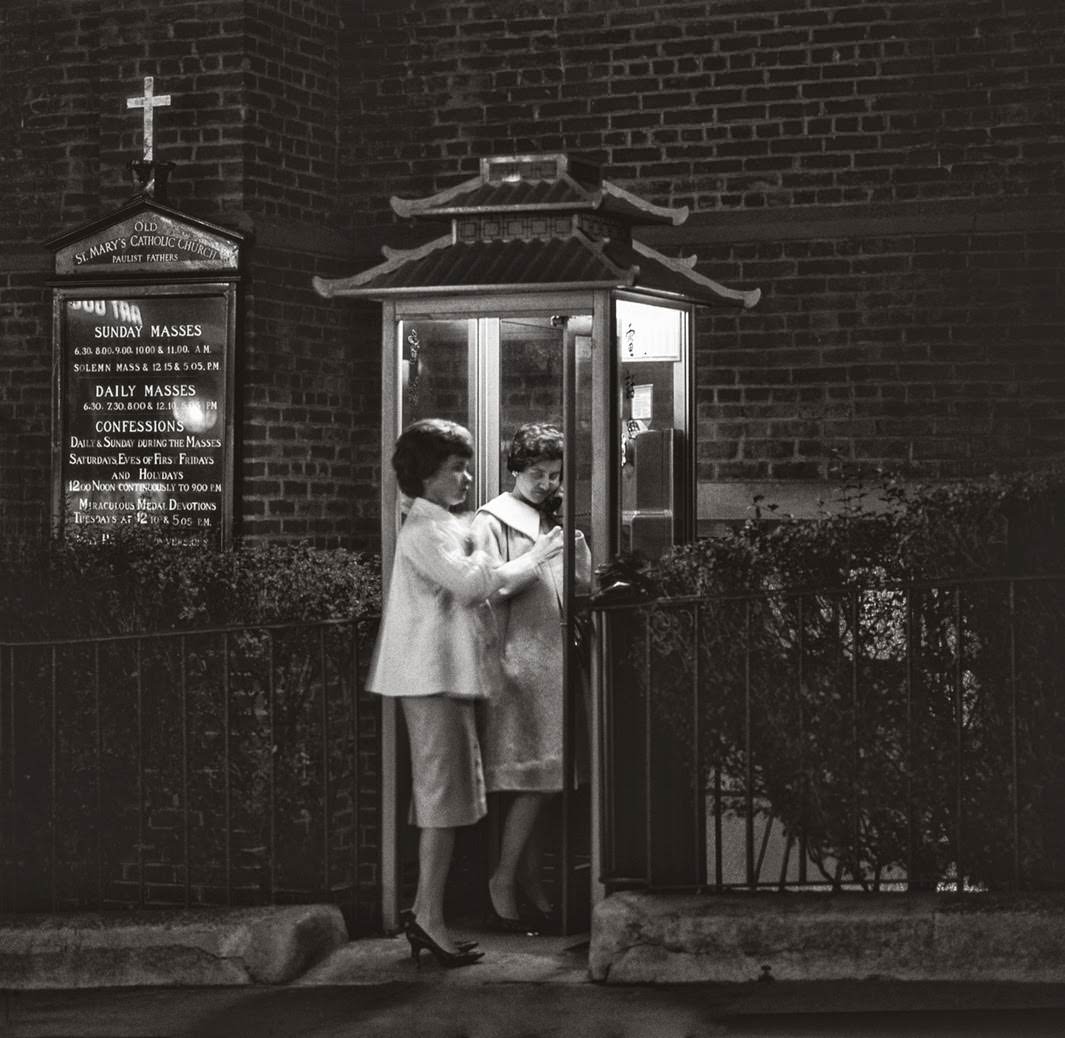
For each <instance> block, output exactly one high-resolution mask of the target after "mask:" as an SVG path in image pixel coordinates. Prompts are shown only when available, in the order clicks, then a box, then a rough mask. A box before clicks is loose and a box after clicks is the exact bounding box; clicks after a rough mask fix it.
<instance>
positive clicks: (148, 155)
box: [126, 76, 170, 162]
mask: <svg viewBox="0 0 1065 1038" xmlns="http://www.w3.org/2000/svg"><path fill="white" fill-rule="evenodd" d="M154 85H155V78H154V77H153V76H145V77H144V96H143V97H127V98H126V107H127V108H143V109H144V161H145V162H151V161H152V158H153V156H152V144H153V141H152V110H153V109H155V108H166V107H167V106H168V105H169V104H170V95H169V94H160V95H159V96H158V97H156V96H155V95H154V93H153V90H152V88H153V87H154Z"/></svg>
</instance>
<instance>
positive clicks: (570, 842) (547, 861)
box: [382, 307, 598, 933]
mask: <svg viewBox="0 0 1065 1038" xmlns="http://www.w3.org/2000/svg"><path fill="white" fill-rule="evenodd" d="M588 309H589V310H590V309H591V308H590V307H589V308H588ZM394 322H395V323H394V324H393V326H392V327H393V328H394V331H395V339H394V340H393V344H394V345H393V348H394V349H395V354H394V356H395V358H396V364H395V367H394V368H393V370H392V372H391V373H390V374H389V373H386V378H385V387H386V388H385V391H386V392H387V391H388V383H389V382H390V381H393V380H394V389H393V393H394V399H395V400H396V402H397V407H396V413H395V415H394V426H393V427H392V428H391V429H387V430H384V429H383V432H384V433H385V441H386V449H385V450H384V452H383V457H384V458H386V459H387V456H388V452H389V450H390V444H391V442H394V440H395V436H396V435H398V433H399V432H400V431H401V430H402V429H403V428H405V427H406V426H407V425H409V424H410V423H411V422H414V421H417V420H418V419H422V418H447V419H451V420H452V421H456V422H459V423H460V424H462V425H465V426H466V427H467V428H469V429H470V431H471V433H472V435H473V439H474V458H473V460H472V462H471V468H472V470H473V475H474V484H473V487H472V489H471V492H470V494H469V497H468V498H467V502H466V510H467V511H468V513H469V514H470V515H472V513H473V512H474V511H475V510H476V509H477V508H478V507H479V506H480V505H482V504H484V503H485V502H487V501H489V500H491V499H492V498H494V497H495V496H496V495H498V494H500V493H504V492H507V491H509V490H511V488H512V487H513V477H512V476H511V474H510V473H509V472H508V471H507V454H508V449H509V447H510V443H511V440H512V438H513V436H514V433H515V432H516V431H517V429H518V428H519V427H520V426H522V425H523V424H525V423H529V422H537V423H546V424H550V425H555V426H557V427H558V428H560V429H562V430H563V431H564V434H565V439H566V446H565V459H564V468H563V485H562V489H563V504H562V507H561V510H560V512H559V520H560V522H561V523H562V525H563V527H564V529H565V532H566V543H567V550H566V552H565V555H564V560H563V563H562V565H561V567H559V569H560V571H561V572H560V574H559V576H560V577H561V580H560V581H559V584H560V592H561V594H560V599H561V601H560V616H559V622H560V623H561V625H562V628H563V639H562V644H563V645H564V646H573V644H574V640H575V638H574V633H573V627H574V625H575V624H576V619H575V616H576V612H577V610H575V609H574V602H575V599H576V598H578V597H579V596H580V595H586V594H587V593H588V591H589V587H588V585H587V580H588V577H589V576H590V574H589V569H590V567H589V566H587V565H585V566H583V567H582V566H581V558H580V557H579V555H578V552H579V551H580V549H579V547H577V545H578V544H579V541H580V539H583V540H584V543H585V544H587V545H589V546H591V545H592V543H593V537H594V536H595V530H593V526H596V525H598V524H594V523H593V521H592V516H593V506H592V500H593V488H592V483H593V480H592V472H593V457H594V452H593V443H592V426H593V401H594V399H595V396H594V394H593V392H592V381H593V377H592V363H591V362H592V317H591V314H590V313H588V314H583V315H581V314H577V315H558V314H550V313H542V312H540V313H515V314H513V315H511V316H505V315H503V316H492V317H483V316H465V315H462V314H458V315H456V316H453V317H442V316H437V315H436V314H434V315H433V316H428V317H422V316H412V315H410V314H409V313H406V314H404V313H400V314H396V315H395V317H394ZM386 335H387V320H386ZM386 345H387V344H386ZM385 421H386V425H387V424H388V423H389V419H388V417H387V408H386V419H385ZM382 477H383V481H387V480H389V479H391V472H390V471H385V472H383V473H382ZM387 497H388V493H387V488H386V498H387ZM394 497H395V500H396V516H395V518H396V528H397V529H398V525H399V524H400V523H401V522H402V516H403V512H404V511H405V508H406V507H407V506H408V505H409V502H407V501H405V500H403V499H401V497H400V495H399V494H398V491H396V492H395V494H394ZM578 531H579V533H578ZM386 551H387V548H386ZM563 675H564V678H563V688H562V689H561V690H560V692H559V694H558V696H557V718H556V719H555V720H556V722H557V727H558V730H559V731H560V732H561V735H562V775H563V789H562V791H561V792H560V793H558V794H557V795H552V796H551V797H550V799H549V800H548V801H547V802H546V804H545V807H544V808H543V809H542V810H541V817H540V820H539V828H538V831H537V840H538V842H539V846H540V848H541V853H540V856H539V859H540V865H539V870H538V871H539V875H540V878H541V883H542V885H543V887H544V888H545V889H546V891H547V892H548V895H549V897H550V898H551V900H552V901H553V903H554V904H555V905H556V906H558V908H559V915H560V930H561V932H564V933H573V932H579V931H581V930H584V929H586V928H587V925H588V920H589V911H590V899H591V857H592V854H591V830H592V826H591V821H590V815H591V806H592V797H591V781H590V777H591V773H592V767H591V765H592V762H591V738H590V728H591V719H590V712H591V705H590V696H591V692H590V683H589V673H588V667H587V661H586V660H583V659H581V658H580V656H579V655H578V652H577V650H576V649H571V651H569V653H568V655H567V658H566V659H565V661H564V663H563ZM552 702H554V700H552ZM554 710H555V707H554V706H553V707H552V708H551V711H552V712H553V711H554ZM386 711H388V713H389V715H390V716H389V717H388V719H387V721H386V724H390V725H392V726H393V732H392V735H391V738H387V736H386V744H387V743H389V742H391V744H392V745H393V746H394V752H395V766H394V768H393V769H391V771H392V782H393V785H394V788H393V791H392V794H391V796H390V794H389V791H388V789H386V790H385V802H386V822H385V830H386V832H385V837H384V839H385V841H386V843H387V842H388V841H389V833H388V830H389V829H390V828H392V829H393V832H394V839H393V845H392V847H390V848H389V847H386V852H385V862H384V865H385V868H384V871H385V876H384V877H383V878H384V883H385V888H386V890H385V902H386V906H385V924H386V926H387V925H389V923H390V920H389V918H388V916H389V914H390V912H389V907H390V905H389V902H391V903H392V907H393V908H402V907H405V906H406V905H408V904H410V903H411V901H412V900H413V893H414V887H415V885H416V881H417V831H416V830H415V829H414V828H413V827H412V826H410V825H408V824H407V811H408V805H409V795H410V762H409V756H408V748H407V740H406V732H405V731H404V730H403V722H402V714H401V711H394V712H393V711H390V710H388V704H386ZM386 752H387V751H386ZM508 801H509V795H508V794H507V793H503V792H501V793H496V794H490V795H489V815H488V818H487V819H485V820H484V821H482V822H481V823H480V824H479V825H477V826H473V827H470V828H469V829H467V830H460V832H459V836H458V840H457V845H456V853H455V861H454V863H453V865H452V869H451V877H450V880H449V887H448V892H447V904H448V912H449V915H450V917H452V918H454V919H455V920H456V921H460V920H463V919H464V918H465V919H468V920H471V921H476V920H479V919H480V918H481V916H482V915H483V912H484V910H485V908H486V906H487V880H488V876H489V874H490V873H491V871H492V868H493V867H494V863H495V860H496V856H497V853H498V847H499V840H500V836H501V830H502V820H503V817H504V813H505V811H506V810H507V808H508V806H509V803H508ZM393 812H394V813H393ZM389 814H392V817H391V825H390V824H389V817H388V816H389ZM390 852H391V853H392V854H393V855H394V857H393V858H392V860H391V862H390V861H389V853H390ZM390 866H391V867H390ZM389 874H391V876H390V875H389ZM390 882H391V884H392V885H393V889H392V890H389V885H390Z"/></svg>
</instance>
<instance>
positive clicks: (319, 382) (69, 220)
mask: <svg viewBox="0 0 1065 1038" xmlns="http://www.w3.org/2000/svg"><path fill="white" fill-rule="evenodd" d="M336 8H337V5H336V4H335V2H333V0H315V2H303V3H296V4H294V3H287V2H282V0H276V2H271V3H258V2H256V3H252V2H250V0H210V2H208V0H197V2H193V0H186V2H167V3H164V2H163V0H148V2H146V3H141V4H137V5H129V4H119V3H111V2H106V0H101V2H93V3H85V2H82V0H45V2H30V0H14V2H13V3H11V4H5V5H4V7H3V10H2V11H0V130H2V135H0V136H2V140H3V144H0V183H2V185H3V188H4V190H3V191H0V289H2V290H3V295H2V298H0V342H2V343H3V350H2V352H0V526H2V528H3V529H4V531H5V532H6V533H8V534H15V535H23V534H24V535H27V536H32V535H34V534H37V533H39V532H40V530H41V529H42V528H44V527H45V526H46V525H47V522H48V515H49V501H50V487H51V476H50V471H49V466H50V454H49V448H50V442H51V428H50V421H51V407H50V401H51V392H52V388H51V323H50V322H51V317H50V303H49V299H50V293H49V290H48V288H47V286H46V284H45V282H46V281H47V279H48V277H49V272H50V255H49V254H48V253H47V252H46V251H45V250H43V249H42V248H41V247H40V243H41V242H43V241H46V240H47V239H49V238H50V237H52V236H53V235H55V234H58V233H60V232H63V231H68V230H71V229H73V228H76V227H78V226H79V225H81V224H84V223H86V222H88V221H90V220H92V219H95V218H97V217H99V216H101V215H104V214H105V213H107V212H109V211H112V210H114V209H116V208H117V207H119V206H120V205H122V204H123V203H124V202H126V201H127V200H128V199H129V197H130V196H131V195H132V194H133V190H134V189H133V185H132V183H131V181H130V179H129V175H128V172H127V170H126V163H127V162H128V161H129V159H130V158H133V157H135V156H138V155H139V153H140V147H141V123H140V120H139V118H138V113H132V112H129V111H127V110H126V106H125V98H126V97H128V96H133V95H135V94H138V93H140V86H141V83H142V80H143V76H145V75H153V76H155V79H156V92H157V93H163V92H166V93H170V94H171V95H172V97H173V104H172V106H171V107H169V108H164V109H161V110H158V112H157V117H156V122H155V126H156V134H155V144H156V155H157V157H158V158H161V159H166V160H169V161H171V162H174V163H175V169H174V172H173V173H172V175H171V178H170V190H169V197H168V199H167V200H168V202H169V203H170V204H172V205H174V206H175V207H176V208H179V209H182V210H184V211H186V212H188V213H190V214H192V215H194V216H200V217H203V218H206V219H209V220H214V221H217V222H219V223H221V224H224V225H229V226H233V227H235V228H237V229H239V230H241V231H243V232H244V233H246V234H247V235H248V244H247V246H246V248H245V260H246V278H245V281H244V284H243V286H242V294H243V310H242V321H241V323H240V328H239V330H238V350H237V365H236V371H237V375H236V378H237V385H236V389H237V399H238V421H239V422H240V425H239V426H238V434H237V443H238V459H237V461H238V482H237V497H236V502H235V519H236V521H235V528H236V532H237V534H238V535H239V536H241V537H243V538H245V539H251V540H255V539H260V538H264V537H269V538H270V539H274V540H277V539H301V540H303V539H309V540H312V541H314V542H315V543H318V544H322V545H333V544H345V545H350V546H356V547H358V546H368V547H369V546H372V545H374V544H375V543H376V540H377V490H376V487H377V485H378V478H377V468H378V454H377V445H376V439H377V431H378V421H377V418H376V415H377V412H378V409H379V404H378V393H377V389H376V385H377V381H378V380H377V375H376V366H375V365H376V364H377V356H378V352H379V334H378V332H377V330H376V323H377V321H378V318H377V317H376V316H375V315H371V316H368V315H367V313H366V312H365V311H363V312H360V311H357V310H355V309H354V308H350V307H348V308H344V307H337V306H336V305H335V304H331V303H326V302H324V301H323V300H321V299H320V298H319V297H318V296H317V295H316V294H315V293H314V291H313V289H312V287H311V281H310V279H311V277H312V276H313V275H314V274H324V275H336V274H339V273H346V272H347V271H348V270H349V269H350V266H351V258H350V257H351V255H352V252H353V250H352V248H351V245H350V242H349V241H348V239H347V238H345V237H344V236H343V235H342V234H339V233H338V232H337V231H336V230H335V227H336V223H337V204H338V202H337V118H338V107H337V106H338V95H339V87H338V80H337V77H336V74H335V69H336V64H337V49H338V39H339V37H338V19H337V15H336ZM367 323H370V324H373V325H374V328H373V333H372V334H371V335H369V336H368V337H367V336H366V334H365V331H366V326H367ZM360 351H365V354H364V355H360ZM288 423H290V424H288ZM286 425H287V427H286ZM276 495H282V498H281V499H278V497H277V496H276Z"/></svg>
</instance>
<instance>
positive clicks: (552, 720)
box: [473, 424, 591, 932]
mask: <svg viewBox="0 0 1065 1038" xmlns="http://www.w3.org/2000/svg"><path fill="white" fill-rule="evenodd" d="M563 445H564V439H563V436H562V433H561V431H560V430H559V429H557V428H556V427H555V426H552V425H542V424H528V425H523V426H522V427H521V428H520V429H519V430H518V431H517V433H516V434H515V436H514V440H513V442H512V444H511V447H510V451H509V454H508V456H507V469H508V471H509V472H510V473H511V474H512V475H513V476H514V488H513V489H512V490H510V491H508V492H506V493H503V494H500V495H499V496H498V497H495V498H493V499H492V500H491V501H489V502H488V503H487V504H485V505H483V506H482V507H481V509H480V510H479V511H478V512H477V515H476V516H475V517H474V520H473V525H474V533H475V536H476V540H477V544H478V545H479V546H483V547H484V549H485V551H487V553H488V554H489V555H491V556H493V557H494V558H495V559H496V560H497V561H498V562H499V563H501V564H512V563H513V562H514V561H516V560H519V559H521V558H524V557H526V556H527V554H528V553H531V552H533V551H534V550H535V549H536V545H537V544H538V543H540V541H541V540H542V539H543V538H544V537H545V536H547V535H549V531H552V530H557V528H558V524H557V520H556V518H555V513H556V512H557V509H558V506H559V505H560V504H561V495H560V487H561V482H562V454H563ZM575 551H576V558H575V567H574V570H575V574H576V579H577V584H578V586H584V587H587V586H588V584H589V582H590V579H591V554H590V553H589V551H588V546H587V544H586V543H585V541H584V538H583V535H582V534H581V533H580V531H577V539H576V545H575ZM562 594H563V574H562V557H561V555H559V556H557V557H556V558H555V559H554V560H553V561H552V562H551V564H550V565H548V566H542V567H539V568H538V570H537V579H535V580H533V581H531V582H530V583H528V584H527V585H524V586H523V587H522V588H521V589H520V590H518V591H512V590H511V589H509V588H503V589H501V590H499V591H497V592H496V593H495V594H494V595H493V596H492V599H491V601H492V605H493V607H494V611H495V613H496V621H497V624H498V629H499V644H500V646H501V650H502V653H501V659H502V669H503V679H502V686H501V689H500V691H499V693H498V694H495V695H493V696H492V697H491V699H490V700H489V701H488V702H486V703H485V706H484V725H483V734H482V749H483V752H484V762H485V781H486V784H487V788H488V791H489V792H504V793H511V794H513V798H512V800H511V803H510V805H509V810H508V811H507V813H506V819H505V821H504V823H503V836H502V843H501V847H500V852H499V862H498V864H497V866H496V868H495V871H494V872H493V873H492V876H491V877H490V879H489V881H488V893H489V900H490V903H491V908H492V915H493V918H494V921H495V923H496V925H497V926H499V927H500V928H501V929H504V930H510V931H514V932H529V930H530V927H529V926H528V925H527V924H526V922H525V921H523V920H522V919H521V917H520V913H519V910H518V901H517V895H518V891H519V890H520V891H521V892H522V893H523V894H524V895H525V897H526V898H527V899H528V901H529V902H530V904H531V906H532V908H533V910H534V914H535V915H536V916H538V917H539V919H536V920H535V922H534V925H535V924H538V923H539V922H541V921H547V919H548V917H549V916H550V915H551V914H552V906H551V904H550V902H549V900H548V898H547V896H546V893H545V892H544V889H543V886H542V884H541V882H540V877H539V841H538V840H537V838H536V835H535V832H536V828H537V820H538V818H539V816H540V813H541V809H542V808H543V805H544V804H545V802H546V801H547V799H548V798H549V797H550V796H551V795H552V794H554V793H558V792H560V791H561V790H562V787H563V779H564V776H563V768H562V741H563V724H564V710H563V696H562V689H563V674H564V668H565V658H566V654H565V651H564V649H565V646H564V643H563V638H562V627H561V617H562Z"/></svg>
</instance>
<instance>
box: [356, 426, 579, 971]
mask: <svg viewBox="0 0 1065 1038" xmlns="http://www.w3.org/2000/svg"><path fill="white" fill-rule="evenodd" d="M472 455H473V445H472V439H471V437H470V433H469V431H468V430H466V429H465V428H463V427H462V426H461V425H458V424H456V423H455V422H449V421H445V420H443V419H433V418H430V419H425V420H423V421H420V422H415V423H414V424H413V425H411V426H410V427H408V428H407V429H406V430H404V432H403V434H402V435H401V436H400V437H399V439H398V440H397V441H396V448H395V452H394V453H393V456H392V467H393V468H394V469H395V472H396V478H397V480H398V482H399V486H400V489H401V490H402V491H403V492H404V493H405V494H407V495H408V496H409V497H411V498H413V499H414V500H413V504H412V505H411V508H410V511H409V512H408V513H407V518H406V521H405V522H404V524H403V526H402V528H401V529H400V531H399V536H398V537H397V539H396V552H395V559H394V562H393V567H392V577H391V580H390V582H389V590H388V599H387V603H386V606H385V612H384V617H383V619H382V621H381V630H380V633H379V635H378V638H377V645H376V647H375V649H374V658H373V662H372V664H371V669H370V679H369V681H368V682H367V688H368V689H369V690H370V691H371V692H376V693H378V694H380V695H384V696H395V697H397V698H399V700H400V702H401V703H402V704H403V716H404V719H405V721H406V723H407V731H408V734H409V737H410V753H411V771H412V785H413V796H412V804H411V821H412V822H413V824H414V825H416V826H417V827H418V829H419V830H420V833H419V839H418V890H417V895H416V897H415V901H414V905H413V908H412V910H411V911H410V912H409V913H407V914H406V919H405V930H406V934H407V939H408V941H409V942H410V948H411V956H412V958H414V959H415V960H416V961H418V962H420V954H421V951H422V949H425V950H427V951H429V952H430V953H431V954H432V955H433V956H434V957H435V958H436V959H437V961H439V962H440V963H441V964H442V965H444V966H465V965H469V964H471V963H474V962H476V961H477V960H478V959H480V958H481V956H482V955H483V952H480V951H474V950H473V949H472V948H471V947H470V946H469V945H462V946H458V947H456V945H455V944H454V943H453V942H452V941H451V939H450V937H449V936H448V932H447V927H446V925H445V922H444V885H445V882H446V880H447V873H448V869H449V868H450V865H451V857H452V853H453V850H454V845H455V830H456V828H457V827H458V826H463V825H472V824H473V823H475V822H477V821H478V820H479V819H480V818H482V817H483V816H484V815H485V813H486V810H487V809H486V803H485V783H484V774H483V769H482V764H481V752H480V747H479V744H478V740H477V733H476V723H475V718H474V706H473V704H474V702H475V701H477V700H479V699H483V698H485V697H486V696H487V695H489V694H490V693H492V692H493V691H494V690H495V689H496V688H498V687H499V684H500V679H499V676H498V658H499V657H498V648H497V646H496V645H495V629H494V625H493V623H492V619H491V611H490V608H489V607H488V605H487V602H486V600H487V599H488V597H489V596H490V595H492V594H493V593H495V592H506V593H509V594H515V593H517V592H518V591H520V589H521V588H523V587H524V586H526V585H528V584H530V583H533V582H535V581H536V577H537V570H538V567H539V566H541V565H542V564H544V563H546V562H548V561H549V560H551V559H552V558H553V557H554V556H556V555H558V554H559V552H560V551H561V549H562V536H561V531H553V532H552V533H550V534H548V535H546V536H544V537H541V538H539V540H538V541H537V543H536V544H535V545H533V546H532V548H531V549H530V551H529V552H528V553H527V554H523V555H522V557H520V558H515V559H514V560H513V561H511V562H509V563H502V564H501V560H499V559H496V558H492V557H491V556H489V555H488V554H487V553H485V552H481V551H474V550H473V542H472V539H471V537H470V529H469V526H468V525H467V524H464V523H463V522H462V520H460V519H459V518H458V517H457V516H455V515H453V514H452V512H451V509H452V508H455V507H457V506H458V505H461V504H462V503H463V501H465V499H466V494H467V492H468V491H469V488H470V484H471V482H472V476H471V474H470V471H469V459H470V458H471V457H472Z"/></svg>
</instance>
